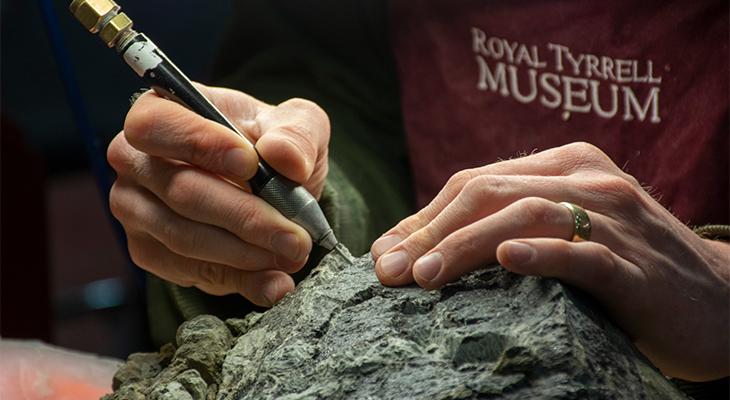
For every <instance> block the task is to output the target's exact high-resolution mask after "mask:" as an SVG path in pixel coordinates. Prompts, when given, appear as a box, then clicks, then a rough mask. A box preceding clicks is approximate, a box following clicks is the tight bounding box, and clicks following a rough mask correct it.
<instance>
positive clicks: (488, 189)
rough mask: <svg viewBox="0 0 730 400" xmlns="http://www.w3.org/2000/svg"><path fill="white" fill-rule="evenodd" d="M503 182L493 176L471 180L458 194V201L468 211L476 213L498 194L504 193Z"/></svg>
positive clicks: (480, 176)
mask: <svg viewBox="0 0 730 400" xmlns="http://www.w3.org/2000/svg"><path fill="white" fill-rule="evenodd" d="M504 186H505V180H504V179H503V178H501V177H498V176H494V175H479V176H475V177H473V178H471V179H470V180H469V181H468V182H467V183H466V185H465V186H464V189H463V190H462V191H461V193H459V197H458V198H459V199H460V201H461V202H462V204H463V206H464V207H465V208H466V210H468V211H472V212H478V211H479V210H480V209H481V208H483V207H484V205H485V204H486V203H487V202H488V201H490V200H491V199H493V198H494V197H495V196H496V195H497V194H498V193H500V192H503V191H504Z"/></svg>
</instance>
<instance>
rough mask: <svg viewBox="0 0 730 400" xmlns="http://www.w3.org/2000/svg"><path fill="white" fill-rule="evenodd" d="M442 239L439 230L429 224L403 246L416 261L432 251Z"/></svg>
mask: <svg viewBox="0 0 730 400" xmlns="http://www.w3.org/2000/svg"><path fill="white" fill-rule="evenodd" d="M441 239H442V237H441V235H440V234H439V232H438V229H435V228H434V227H433V225H432V224H428V225H426V226H425V227H423V228H421V229H419V230H417V231H416V232H414V233H413V234H412V235H411V236H410V237H409V238H408V239H406V240H405V241H404V242H403V244H402V245H401V246H402V247H403V249H405V250H406V252H408V253H409V254H411V256H412V257H411V258H412V259H416V258H418V257H420V256H421V255H422V254H425V253H426V252H427V251H428V250H430V249H432V248H433V247H434V246H435V245H436V244H438V243H439V242H440V241H441Z"/></svg>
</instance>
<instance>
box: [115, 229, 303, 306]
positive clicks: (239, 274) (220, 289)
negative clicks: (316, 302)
mask: <svg viewBox="0 0 730 400" xmlns="http://www.w3.org/2000/svg"><path fill="white" fill-rule="evenodd" d="M128 239H129V253H130V255H131V256H132V260H133V261H134V262H135V264H137V265H138V266H139V267H141V268H144V269H145V270H147V271H149V272H150V273H152V274H155V275H157V276H159V277H160V278H162V279H165V280H168V281H171V282H173V283H176V284H178V285H181V286H196V287H198V288H199V289H201V290H203V291H204V292H207V293H210V294H213V295H218V296H222V295H227V294H233V293H238V294H240V295H242V296H244V297H245V298H247V299H249V300H250V301H251V302H253V303H254V304H257V305H259V306H263V307H270V306H272V305H274V304H275V303H276V302H277V301H279V300H280V299H281V298H282V297H284V295H285V294H286V293H288V292H290V291H292V290H294V281H293V280H292V278H291V277H290V276H289V275H287V274H286V273H284V272H281V271H272V270H267V271H257V272H246V271H241V270H238V269H235V268H231V267H228V266H225V265H220V264H216V263H209V262H203V261H199V260H195V259H191V258H187V257H183V256H180V255H178V254H175V253H173V252H171V251H169V250H168V249H167V247H165V246H164V245H163V244H162V243H160V242H158V241H157V240H155V239H154V238H152V237H151V236H147V235H144V234H132V235H129V236H128Z"/></svg>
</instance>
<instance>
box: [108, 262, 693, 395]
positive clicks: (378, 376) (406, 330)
mask: <svg viewBox="0 0 730 400" xmlns="http://www.w3.org/2000/svg"><path fill="white" fill-rule="evenodd" d="M595 310H596V308H595V307H594V306H593V305H592V303H591V302H590V300H588V299H586V298H585V297H583V296H582V295H580V294H579V293H576V292H574V291H572V290H569V289H566V288H565V287H564V286H563V285H561V284H560V283H558V282H556V281H554V280H547V279H539V278H522V277H518V276H516V275H513V274H510V273H508V272H506V271H504V270H503V269H501V268H499V267H491V268H487V269H484V270H481V271H479V272H476V273H473V274H471V275H468V276H466V277H464V278H463V279H461V280H460V281H458V282H456V283H453V284H450V285H448V286H446V287H445V288H443V289H442V290H440V291H431V292H427V291H424V290H422V289H420V288H416V287H411V288H399V289H393V288H386V287H383V286H381V285H380V284H379V283H378V281H377V280H376V278H375V275H374V273H373V265H372V261H371V260H370V257H369V256H368V255H366V256H364V257H362V258H360V259H358V260H357V261H356V262H355V263H354V264H349V263H346V262H344V260H343V259H342V258H340V257H338V256H335V255H331V256H328V257H327V258H325V259H324V260H323V262H322V264H320V266H319V267H318V268H317V269H315V270H314V271H313V272H312V274H311V275H310V277H309V278H307V279H306V280H305V281H304V282H302V283H301V284H300V285H299V287H298V288H297V290H296V292H295V293H294V294H292V295H290V296H287V297H286V298H285V299H284V300H283V301H282V302H281V303H280V304H279V305H277V306H276V307H274V308H273V309H271V310H269V311H267V312H266V313H264V314H251V315H249V316H247V317H245V318H244V319H240V320H229V321H226V323H225V324H224V323H222V322H221V321H219V320H217V319H216V318H214V317H210V316H203V317H199V318H197V319H195V320H193V321H191V322H188V323H186V324H184V325H183V326H181V328H180V330H179V332H178V337H177V341H178V346H179V347H178V349H177V351H176V352H175V354H174V355H170V352H171V350H172V348H171V347H168V348H165V349H163V351H162V354H161V355H142V356H133V357H132V358H130V362H128V363H127V365H126V366H125V367H123V368H122V369H121V370H120V372H119V373H118V374H117V377H116V379H115V389H117V392H115V394H114V395H112V396H110V398H113V399H128V398H130V399H131V398H149V399H168V398H186V399H187V398H190V399H196V400H197V399H213V398H216V399H231V400H233V399H262V398H277V399H288V400H294V399H403V398H418V399H471V398H507V399H525V398H541V399H551V398H552V399H583V398H591V399H634V398H636V399H640V398H641V399H645V398H648V399H683V398H685V397H684V396H683V395H682V394H680V393H679V392H678V391H676V389H675V388H674V387H673V386H672V385H671V384H670V383H669V382H668V381H666V380H665V379H664V378H663V377H662V376H661V374H660V373H658V372H657V371H656V370H655V369H653V368H652V367H651V366H650V364H649V363H648V362H646V361H645V360H644V359H643V358H642V357H641V356H640V355H639V354H638V353H637V352H636V351H635V350H634V349H633V347H632V346H631V344H630V342H629V341H628V340H627V339H626V338H625V336H624V335H623V334H622V333H621V332H619V331H618V330H617V329H615V328H614V327H613V326H612V325H611V324H610V323H609V322H608V321H607V320H606V319H605V318H603V317H602V315H601V314H600V313H599V312H597V311H595ZM234 336H235V337H236V339H233V337H234ZM145 396H147V397H145ZM170 396H177V397H170Z"/></svg>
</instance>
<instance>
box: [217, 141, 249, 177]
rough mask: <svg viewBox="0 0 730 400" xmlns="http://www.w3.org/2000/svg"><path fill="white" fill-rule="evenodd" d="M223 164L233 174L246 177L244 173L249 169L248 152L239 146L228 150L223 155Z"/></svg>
mask: <svg viewBox="0 0 730 400" xmlns="http://www.w3.org/2000/svg"><path fill="white" fill-rule="evenodd" d="M223 166H224V167H225V169H226V170H227V171H228V173H229V174H231V175H233V176H240V177H244V178H248V176H246V174H247V173H248V171H249V170H250V169H251V168H250V167H249V157H248V153H247V152H246V151H245V150H243V149H242V148H240V147H236V148H233V149H231V150H228V151H227V152H226V154H225V156H223Z"/></svg>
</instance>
